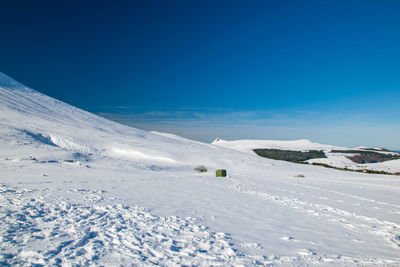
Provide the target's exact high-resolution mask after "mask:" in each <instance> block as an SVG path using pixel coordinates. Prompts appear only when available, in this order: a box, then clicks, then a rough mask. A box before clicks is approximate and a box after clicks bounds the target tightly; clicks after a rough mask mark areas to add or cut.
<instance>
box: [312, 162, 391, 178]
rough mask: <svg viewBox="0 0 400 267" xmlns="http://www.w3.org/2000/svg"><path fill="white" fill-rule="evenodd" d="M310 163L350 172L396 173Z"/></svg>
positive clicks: (315, 163)
mask: <svg viewBox="0 0 400 267" xmlns="http://www.w3.org/2000/svg"><path fill="white" fill-rule="evenodd" d="M312 165H316V166H321V167H325V168H331V169H335V170H341V171H352V172H363V173H371V174H385V175H396V173H391V172H386V171H376V170H366V169H358V170H353V169H349V168H339V167H334V166H331V165H328V164H325V163H320V162H313V163H312Z"/></svg>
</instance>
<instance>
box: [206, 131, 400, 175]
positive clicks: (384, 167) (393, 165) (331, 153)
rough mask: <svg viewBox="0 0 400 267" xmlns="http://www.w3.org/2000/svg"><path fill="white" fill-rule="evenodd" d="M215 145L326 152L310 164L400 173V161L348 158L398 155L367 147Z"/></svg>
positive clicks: (300, 142)
mask: <svg viewBox="0 0 400 267" xmlns="http://www.w3.org/2000/svg"><path fill="white" fill-rule="evenodd" d="M212 144H213V145H216V146H219V147H226V148H231V149H234V150H237V151H242V152H246V153H249V154H252V155H254V154H255V153H254V151H253V150H254V149H280V150H292V151H310V150H321V151H324V152H325V155H326V158H316V159H310V160H308V162H309V163H314V162H315V163H323V164H327V165H329V166H333V167H338V168H348V169H352V170H376V171H385V172H390V173H397V172H400V159H396V160H390V161H384V162H378V163H364V164H361V163H357V162H354V161H352V160H350V159H349V158H348V157H351V156H354V155H357V153H356V152H357V151H360V153H361V152H368V151H370V152H373V153H382V154H397V153H393V152H390V151H387V150H384V149H382V148H375V149H373V150H371V149H370V148H367V147H357V148H346V147H340V146H331V145H324V144H319V143H315V142H311V141H310V140H293V141H278V140H235V141H225V140H221V139H219V138H217V139H216V140H215V141H214V142H213V143H212ZM337 151H351V152H352V153H338V152H337Z"/></svg>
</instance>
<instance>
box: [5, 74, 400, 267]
mask: <svg viewBox="0 0 400 267" xmlns="http://www.w3.org/2000/svg"><path fill="white" fill-rule="evenodd" d="M0 147H1V149H0V265H28V266H30V265H36V264H37V265H48V266H54V265H65V266H68V265H72V266H74V265H104V266H109V265H123V266H126V265H157V264H158V265H200V266H209V265H214V266H215V265H221V266H238V265H245V266H248V265H284V266H288V265H289V266H291V265H292V266H293V265H294V266H297V265H377V266H378V265H389V266H390V265H393V266H395V265H399V264H400V256H399V255H400V204H399V202H400V194H399V189H400V179H399V178H397V177H396V176H382V175H370V174H362V173H351V172H342V171H336V170H331V169H326V168H322V167H318V166H307V165H298V164H292V163H288V162H281V161H274V160H269V159H265V158H261V157H258V156H256V155H252V154H250V153H247V152H246V153H243V152H240V151H236V150H233V149H230V148H225V147H221V146H217V145H212V144H204V143H200V142H196V141H191V140H188V139H185V138H181V137H178V136H174V135H171V134H163V133H156V132H151V133H150V132H146V131H142V130H138V129H134V128H131V127H128V126H124V125H121V124H118V123H115V122H112V121H109V120H107V119H104V118H102V117H99V116H96V115H93V114H91V113H88V112H85V111H83V110H80V109H78V108H75V107H72V106H70V105H67V104H65V103H62V102H60V101H58V100H55V99H53V98H50V97H47V96H45V95H43V94H40V93H39V92H37V91H35V90H32V89H29V88H27V87H25V86H24V85H22V84H19V83H18V82H16V81H14V80H13V79H11V78H9V77H8V76H6V75H4V74H0ZM198 165H204V166H206V168H207V169H208V172H206V173H196V172H195V171H194V168H195V167H196V166H198ZM216 169H226V170H227V172H228V176H229V178H216V177H215V170H216Z"/></svg>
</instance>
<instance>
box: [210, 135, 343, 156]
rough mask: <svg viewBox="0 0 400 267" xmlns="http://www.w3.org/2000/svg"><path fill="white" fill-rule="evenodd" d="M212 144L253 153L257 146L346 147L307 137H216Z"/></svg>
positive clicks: (308, 148)
mask: <svg viewBox="0 0 400 267" xmlns="http://www.w3.org/2000/svg"><path fill="white" fill-rule="evenodd" d="M212 144H214V145H218V146H223V147H229V148H232V149H235V150H239V151H243V152H250V153H254V152H253V149H257V148H271V149H282V150H295V151H307V150H332V149H346V148H344V147H338V146H331V145H323V144H319V143H314V142H311V141H310V140H307V139H302V140H292V141H279V140H236V141H225V140H222V139H219V138H217V139H215V140H214V142H213V143H212Z"/></svg>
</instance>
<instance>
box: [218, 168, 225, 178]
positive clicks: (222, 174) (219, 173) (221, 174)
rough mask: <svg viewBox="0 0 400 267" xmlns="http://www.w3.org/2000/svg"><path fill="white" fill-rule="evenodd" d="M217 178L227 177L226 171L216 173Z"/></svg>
mask: <svg viewBox="0 0 400 267" xmlns="http://www.w3.org/2000/svg"><path fill="white" fill-rule="evenodd" d="M216 175H217V177H226V170H223V169H220V170H217V172H216Z"/></svg>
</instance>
